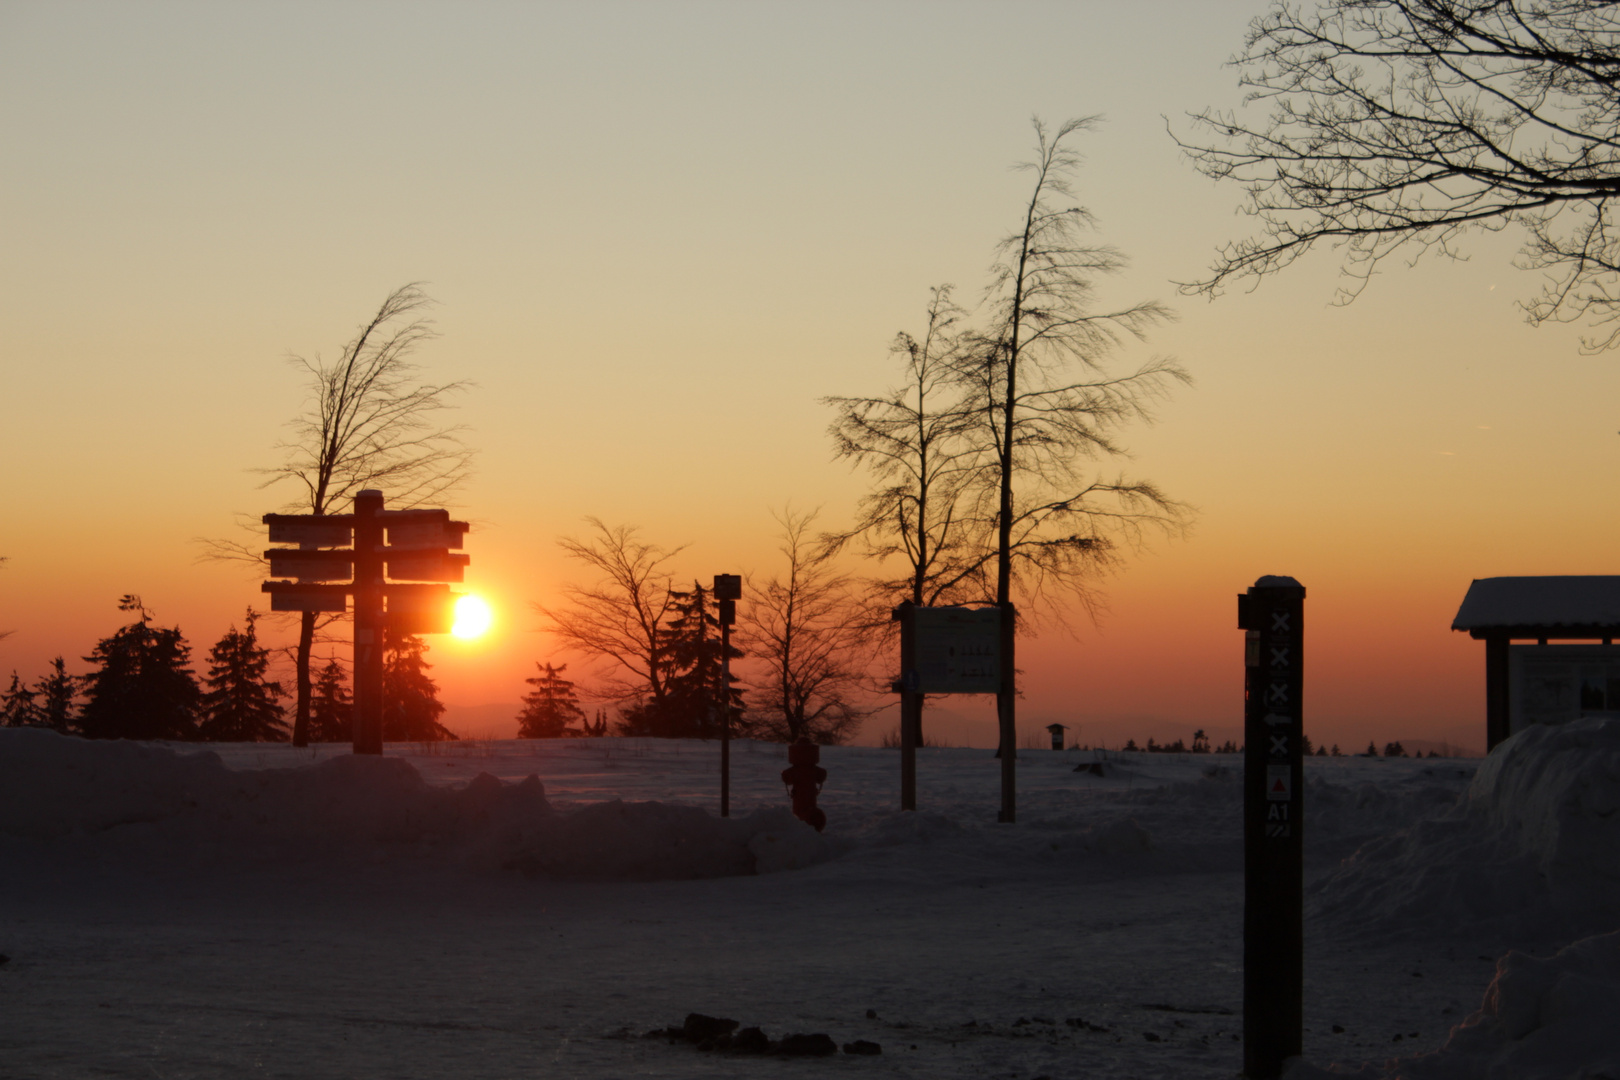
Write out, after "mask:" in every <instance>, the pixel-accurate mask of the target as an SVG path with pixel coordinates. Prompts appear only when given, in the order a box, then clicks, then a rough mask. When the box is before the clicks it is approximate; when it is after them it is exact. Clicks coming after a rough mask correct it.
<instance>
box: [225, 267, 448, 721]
mask: <svg viewBox="0 0 1620 1080" xmlns="http://www.w3.org/2000/svg"><path fill="white" fill-rule="evenodd" d="M432 303H433V301H432V299H431V298H430V297H429V296H428V295H427V293H425V292H423V291H422V287H421V284H420V283H412V284H410V285H405V286H402V287H400V288H398V289H395V290H394V291H393V292H391V293H389V294H388V297H387V298H386V299H385V300H383V302H382V306H381V307H379V308H378V309H377V312H376V314H375V315H373V316H372V317H371V318H370V319H369V320H367V321H366V322H365V323H363V324H362V325H361V327H360V329H359V331H358V332H357V333H356V334H355V336H354V337H353V338H351V339H350V340H349V342H348V343H347V344H346V345H344V347H343V351H342V353H341V354H340V355H339V356H338V358H337V359H336V360H335V361H332V362H330V363H328V362H326V361H323V360H322V359H321V358H320V357H318V356H317V357H315V358H314V359H308V358H305V357H301V356H294V357H292V358H291V362H292V364H293V365H294V366H295V367H297V368H298V369H299V370H300V371H301V372H303V373H304V374H305V375H306V376H307V377H308V379H309V385H310V389H311V398H312V401H311V403H310V405H309V407H308V410H307V411H306V412H304V413H303V414H302V415H300V416H298V417H297V418H296V419H294V420H293V421H292V422H291V424H290V425H289V426H290V427H291V429H292V437H291V438H289V439H288V440H287V441H285V442H283V443H281V444H280V445H279V447H278V448H279V449H280V450H282V451H283V453H284V459H283V461H282V463H281V464H280V465H276V466H272V467H270V468H266V469H260V470H258V471H259V472H260V473H262V474H263V475H264V476H265V477H266V479H265V482H264V486H265V487H269V486H272V485H275V484H279V483H286V482H290V483H292V484H293V485H295V486H296V487H298V488H300V489H301V494H300V497H299V498H298V500H297V501H296V502H293V503H291V504H289V505H288V507H287V510H288V512H291V513H311V514H333V513H341V512H342V511H343V508H344V507H345V506H346V505H347V504H348V503H349V502H351V501H352V500H353V498H354V496H355V494H356V493H357V492H359V491H362V490H365V489H367V488H377V489H379V490H385V491H386V492H387V493H388V496H389V501H390V503H391V504H392V505H393V506H395V507H396V508H398V509H409V508H410V507H413V506H421V505H424V504H429V503H437V502H441V501H442V500H443V499H444V498H445V496H446V495H448V493H449V492H450V490H451V489H452V488H454V487H455V486H456V485H457V484H458V483H460V482H461V481H462V480H463V479H464V478H465V477H466V476H467V473H468V470H469V467H470V465H471V460H472V451H471V450H469V449H468V448H467V447H466V446H465V445H464V444H463V443H462V441H461V439H460V433H461V431H462V429H461V428H460V427H458V426H445V425H442V424H440V423H439V422H438V414H439V413H440V412H441V411H442V410H444V409H448V408H451V407H452V405H453V402H452V400H451V399H452V398H453V397H454V396H455V395H456V394H458V393H460V392H461V391H463V390H466V389H467V388H468V387H469V386H470V385H471V384H470V383H468V382H466V381H455V382H447V383H424V382H420V381H418V377H417V376H418V371H419V367H418V365H417V364H415V363H413V362H412V360H411V356H412V355H413V354H414V353H415V351H416V349H417V348H418V347H419V346H421V345H422V344H423V343H424V342H427V341H430V340H432V339H433V338H434V337H436V336H437V333H436V331H434V329H433V324H432V320H430V319H428V318H426V316H425V314H424V312H425V311H426V310H427V309H428V308H429V307H430V306H432ZM204 557H205V558H227V559H232V558H234V559H242V558H246V559H250V560H253V561H255V562H257V561H258V559H259V552H258V550H257V548H256V547H254V546H250V545H247V544H243V543H240V542H236V541H209V542H206V552H205V556H204ZM323 625H324V622H323ZM316 629H317V615H316V613H315V612H310V611H306V612H304V613H303V614H302V617H301V618H300V620H299V628H298V645H297V649H296V652H295V653H294V663H295V665H296V669H297V681H296V687H297V693H296V702H297V704H296V710H295V713H294V720H293V745H295V746H304V745H307V744H308V741H309V707H310V691H311V682H310V672H309V667H310V654H311V650H312V649H313V647H314V643H315V634H316Z"/></svg>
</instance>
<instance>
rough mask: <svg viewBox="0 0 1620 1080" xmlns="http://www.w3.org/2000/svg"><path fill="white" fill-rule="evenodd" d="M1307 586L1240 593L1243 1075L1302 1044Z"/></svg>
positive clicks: (1285, 584)
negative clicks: (1242, 668) (1305, 626)
mask: <svg viewBox="0 0 1620 1080" xmlns="http://www.w3.org/2000/svg"><path fill="white" fill-rule="evenodd" d="M1304 620H1305V587H1304V586H1303V585H1301V584H1300V583H1299V582H1297V581H1295V580H1294V579H1293V578H1291V577H1280V576H1272V575H1267V576H1266V577H1262V578H1260V579H1259V580H1258V581H1256V582H1255V583H1254V586H1253V587H1252V588H1250V589H1249V591H1248V592H1247V593H1242V594H1239V596H1238V628H1239V629H1240V630H1243V631H1245V634H1244V643H1243V645H1244V685H1243V699H1244V701H1243V1075H1245V1076H1248V1077H1251V1078H1252V1080H1275V1078H1276V1077H1278V1076H1280V1075H1281V1073H1282V1067H1283V1062H1284V1060H1286V1059H1287V1058H1290V1057H1296V1056H1298V1055H1299V1053H1300V1052H1301V1049H1302V1040H1303V1036H1302V1031H1303V1026H1304V991H1305V961H1304V953H1305V935H1304V924H1305V916H1304V883H1305V860H1304V853H1305V848H1304V824H1305V822H1304V810H1305V790H1304V772H1303V769H1304V733H1305V732H1304V724H1303V713H1302V698H1303V696H1304V683H1305V680H1304V671H1305V667H1304V653H1303V648H1304Z"/></svg>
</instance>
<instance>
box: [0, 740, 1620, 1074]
mask: <svg viewBox="0 0 1620 1080" xmlns="http://www.w3.org/2000/svg"><path fill="white" fill-rule="evenodd" d="M387 749H388V753H387V756H385V757H382V758H356V757H353V756H351V755H349V754H348V753H347V752H346V748H344V747H330V746H328V747H317V748H313V749H306V750H295V749H293V748H291V747H288V746H272V745H265V744H227V745H219V746H213V747H209V748H207V749H204V750H201V751H199V748H198V747H196V746H188V745H172V746H166V745H158V744H138V743H125V742H86V741H82V740H77V739H70V738H64V737H61V736H57V735H54V734H52V733H49V732H43V731H34V730H16V729H6V730H0V866H4V867H5V868H6V872H5V873H4V874H0V953H5V954H8V955H9V956H10V961H9V962H8V963H6V964H4V965H3V966H0V1061H3V1062H4V1065H0V1074H4V1075H6V1076H8V1077H9V1076H18V1077H51V1078H55V1077H81V1076H82V1077H88V1076H169V1077H188V1076H196V1077H202V1076H220V1075H243V1074H264V1075H275V1076H290V1077H352V1076H384V1075H386V1076H390V1077H423V1078H429V1077H467V1076H490V1077H504V1076H516V1075H547V1076H549V1075H556V1076H579V1077H587V1078H594V1077H621V1076H667V1077H713V1076H731V1075H738V1076H742V1075H749V1076H752V1075H757V1074H762V1073H763V1074H766V1075H790V1074H791V1075H800V1074H801V1073H802V1072H803V1070H804V1069H806V1068H816V1069H819V1070H825V1069H831V1068H834V1067H836V1068H838V1069H840V1070H857V1069H858V1070H860V1071H861V1073H862V1075H873V1076H877V1075H882V1076H904V1077H944V1078H950V1077H999V1076H1005V1077H1024V1078H1034V1077H1039V1076H1048V1077H1052V1078H1054V1080H1055V1078H1058V1077H1075V1076H1087V1077H1133V1076H1176V1077H1230V1076H1232V1075H1234V1074H1236V1073H1237V1072H1238V1071H1239V1070H1240V1067H1241V1060H1242V1058H1241V1053H1242V1047H1241V1043H1240V1042H1238V1041H1237V1039H1236V1037H1237V1036H1239V1035H1240V1033H1241V1012H1242V978H1241V953H1242V949H1241V930H1240V928H1241V922H1242V844H1241V839H1240V834H1239V825H1240V821H1241V802H1240V778H1241V762H1240V761H1239V759H1237V758H1235V757H1229V756H1223V755H1191V754H1187V755H1172V754H1119V755H1109V756H1108V758H1107V760H1106V763H1105V765H1106V767H1104V768H1102V769H1100V770H1098V771H1097V772H1093V771H1092V770H1090V769H1089V768H1082V769H1079V770H1077V768H1076V766H1077V765H1085V766H1089V765H1090V764H1091V763H1092V761H1093V755H1092V754H1091V753H1089V752H1087V753H1082V752H1071V751H1062V752H1053V751H1029V750H1025V751H1022V752H1021V753H1020V760H1019V772H1018V780H1019V823H1018V824H1017V825H1015V826H1005V825H997V824H995V823H994V822H995V812H996V808H997V806H998V805H999V794H998V788H997V782H998V774H999V770H998V766H997V763H996V762H995V761H994V760H993V759H992V758H991V756H990V755H989V754H988V753H987V752H985V751H979V750H965V749H938V748H928V749H924V750H922V751H920V752H919V767H918V792H919V806H920V809H919V810H918V812H916V813H902V812H900V811H898V810H896V809H894V807H895V806H896V805H897V803H898V772H899V768H898V764H899V763H898V755H897V753H896V752H894V751H891V750H883V749H879V748H869V747H829V748H826V749H824V751H823V758H822V764H823V765H824V767H826V768H827V770H828V772H829V774H830V775H829V780H828V783H827V787H826V789H825V791H824V792H823V795H822V800H821V803H822V806H823V807H824V808H825V809H826V810H827V812H828V815H829V825H828V828H827V832H826V833H825V834H824V835H821V834H817V833H815V832H814V831H813V830H810V829H809V828H808V827H806V826H804V825H803V824H802V823H800V822H798V821H796V820H795V819H793V818H792V817H791V816H790V815H789V814H788V813H787V811H786V806H787V799H786V795H785V792H784V790H783V787H782V784H781V781H780V779H779V773H780V771H781V769H782V767H783V766H784V765H785V764H786V762H785V750H784V748H783V747H780V746H774V745H769V744H761V743H754V742H747V741H742V742H738V743H735V744H734V746H733V758H732V760H733V780H732V806H733V816H732V817H731V818H729V819H721V818H719V817H718V816H716V814H715V809H716V804H717V788H718V778H717V776H716V772H717V767H718V747H716V746H715V745H714V744H703V743H698V742H665V741H662V740H626V739H578V740H556V741H510V742H505V741H503V742H463V743H448V744H445V743H439V744H423V745H390V746H389V747H388V748H387ZM1617 763H1620V723H1616V722H1612V721H1611V722H1607V723H1606V722H1603V721H1580V722H1577V723H1571V724H1567V725H1562V726H1560V727H1557V728H1537V729H1531V730H1529V731H1526V732H1523V733H1521V734H1519V735H1516V736H1515V737H1514V738H1513V739H1510V740H1508V741H1507V742H1505V743H1504V744H1503V745H1502V746H1501V747H1499V748H1498V750H1497V752H1496V753H1495V754H1494V755H1492V757H1490V758H1489V759H1487V760H1486V761H1484V762H1479V761H1473V760H1468V761H1464V760H1458V759H1421V760H1420V759H1397V760H1389V759H1381V758H1312V759H1310V760H1309V761H1308V763H1307V779H1306V787H1305V790H1306V799H1307V818H1306V821H1307V846H1306V852H1307V880H1308V881H1309V882H1310V885H1309V890H1310V907H1309V909H1308V920H1307V955H1306V964H1307V967H1306V971H1307V986H1306V1028H1307V1031H1306V1035H1305V1049H1306V1055H1305V1062H1302V1063H1301V1064H1300V1065H1298V1066H1297V1067H1296V1070H1295V1075H1296V1076H1298V1077H1316V1076H1321V1075H1343V1074H1345V1073H1347V1072H1348V1073H1349V1074H1351V1075H1360V1076H1366V1077H1372V1076H1377V1077H1393V1076H1396V1075H1399V1076H1403V1077H1406V1076H1410V1077H1434V1078H1437V1080H1451V1078H1454V1077H1456V1078H1461V1077H1470V1078H1472V1077H1481V1078H1484V1077H1497V1076H1515V1077H1540V1076H1547V1077H1558V1078H1560V1080H1562V1078H1564V1077H1576V1076H1580V1075H1598V1073H1597V1072H1592V1071H1591V1070H1601V1069H1602V1068H1610V1069H1611V1070H1612V1062H1613V1061H1614V1059H1615V1055H1616V1053H1617V1052H1620V1037H1617V1036H1614V1035H1611V1034H1610V1033H1609V1032H1610V1028H1611V1027H1612V1026H1613V1025H1604V1024H1599V1023H1594V1022H1593V1018H1594V1017H1600V1016H1605V1015H1613V1012H1614V1009H1615V1008H1616V1006H1617V1005H1620V947H1617V945H1616V938H1615V935H1614V934H1612V933H1608V934H1607V936H1604V934H1605V932H1608V931H1613V930H1614V929H1615V927H1616V925H1617V924H1620V911H1617V909H1616V907H1615V906H1614V902H1613V897H1614V896H1615V895H1616V894H1617V890H1616V889H1615V888H1614V887H1613V886H1614V884H1615V882H1614V880H1613V877H1612V874H1613V872H1614V867H1616V866H1617V865H1620V863H1617V862H1616V860H1615V858H1614V855H1615V854H1616V851H1615V847H1614V845H1615V843H1616V837H1615V834H1614V832H1613V829H1612V828H1611V825H1610V819H1611V818H1613V817H1615V815H1614V814H1613V813H1612V811H1613V809H1614V806H1615V799H1616V794H1617V792H1620V767H1617ZM1098 773H1101V775H1098ZM1594 935H1596V936H1594ZM1515 950H1516V951H1515ZM1560 950H1561V951H1560ZM1603 1010H1607V1013H1605V1012H1603ZM694 1012H696V1013H703V1014H707V1015H711V1016H719V1017H726V1018H731V1019H735V1020H737V1021H739V1023H740V1024H741V1026H742V1027H750V1026H756V1025H757V1026H759V1027H762V1028H763V1029H764V1030H765V1032H766V1033H767V1034H768V1035H769V1036H770V1038H772V1039H781V1038H783V1037H784V1036H786V1035H789V1034H795V1033H797V1034H805V1035H808V1034H813V1033H825V1034H827V1035H829V1036H830V1037H831V1038H832V1040H833V1041H834V1042H835V1043H837V1044H838V1045H840V1046H842V1045H844V1044H846V1043H849V1044H851V1045H853V1043H854V1042H855V1041H856V1040H867V1041H870V1042H875V1043H878V1044H880V1045H881V1046H882V1048H883V1052H882V1054H881V1055H879V1056H853V1055H844V1054H840V1055H838V1056H837V1058H834V1059H827V1060H825V1061H824V1062H822V1063H821V1064H820V1065H815V1066H812V1065H810V1064H808V1063H806V1062H799V1061H794V1060H792V1059H782V1058H777V1057H746V1056H739V1055H736V1054H730V1053H717V1052H709V1053H706V1052H703V1051H700V1050H697V1049H695V1048H694V1047H693V1046H691V1045H689V1044H686V1043H675V1044H671V1043H670V1042H669V1041H668V1040H667V1039H662V1038H658V1039H646V1038H642V1035H643V1034H644V1033H646V1032H648V1031H651V1030H654V1029H664V1028H667V1027H669V1026H672V1025H673V1026H675V1027H679V1026H680V1025H681V1024H682V1022H683V1019H684V1018H685V1017H686V1016H687V1015H688V1014H689V1013H694ZM869 1013H870V1015H869ZM1336 1028H1337V1029H1340V1030H1335V1029H1336ZM1392 1054H1393V1055H1398V1056H1396V1057H1394V1058H1392V1057H1391V1055H1392ZM1326 1069H1334V1070H1337V1071H1336V1072H1327V1073H1324V1072H1323V1070H1326ZM1582 1069H1586V1070H1588V1073H1587V1074H1583V1073H1582V1072H1581V1070H1582Z"/></svg>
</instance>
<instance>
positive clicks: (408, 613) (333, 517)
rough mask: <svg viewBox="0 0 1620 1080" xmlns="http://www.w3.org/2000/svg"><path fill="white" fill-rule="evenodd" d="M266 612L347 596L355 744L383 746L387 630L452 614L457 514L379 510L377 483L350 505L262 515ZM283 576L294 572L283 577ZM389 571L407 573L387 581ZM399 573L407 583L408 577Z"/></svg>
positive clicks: (323, 605)
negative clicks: (350, 508)
mask: <svg viewBox="0 0 1620 1080" xmlns="http://www.w3.org/2000/svg"><path fill="white" fill-rule="evenodd" d="M262 520H263V522H264V524H265V525H267V526H269V528H270V542H271V543H272V544H295V545H297V546H296V547H278V548H271V549H270V550H268V551H266V552H265V553H264V557H265V559H266V560H268V561H269V563H270V576H271V577H273V578H280V579H283V580H278V581H266V582H265V583H264V584H263V585H262V586H261V589H262V590H263V591H264V592H267V593H269V594H270V610H271V611H329V612H334V613H338V612H344V611H347V610H349V606H348V598H349V597H350V596H353V597H354V752H355V753H356V754H380V753H382V716H383V692H382V676H383V644H384V635H385V634H386V633H389V632H391V633H395V634H443V633H448V632H449V630H450V625H451V622H452V621H453V619H454V606H455V597H454V596H453V595H452V594H451V592H450V586H449V584H448V583H449V582H459V581H461V580H462V577H463V574H464V573H465V571H466V568H467V564H468V562H469V561H470V560H469V559H468V557H467V556H466V555H460V554H452V553H451V551H450V549H451V548H459V547H461V545H462V537H463V536H464V535H465V534H466V532H467V523H466V522H465V521H451V520H450V512H449V511H448V510H385V509H383V495H382V492H380V491H371V490H367V491H362V492H359V493H358V494H357V495H355V497H354V512H353V513H350V514H266V515H264V517H263V519H262ZM288 578H291V579H293V580H285V579H288ZM389 578H395V579H400V578H403V579H405V581H398V580H395V581H390V580H389ZM407 582H412V583H411V584H407Z"/></svg>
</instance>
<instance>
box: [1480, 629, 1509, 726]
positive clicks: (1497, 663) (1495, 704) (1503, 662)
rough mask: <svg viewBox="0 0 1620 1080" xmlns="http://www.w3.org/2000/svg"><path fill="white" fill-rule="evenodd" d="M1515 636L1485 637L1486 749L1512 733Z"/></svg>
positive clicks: (1496, 635) (1497, 635) (1495, 635)
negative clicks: (1511, 657) (1512, 659)
mask: <svg viewBox="0 0 1620 1080" xmlns="http://www.w3.org/2000/svg"><path fill="white" fill-rule="evenodd" d="M1512 644H1513V642H1512V639H1511V638H1509V637H1508V636H1507V635H1505V634H1490V635H1488V636H1487V637H1486V638H1485V752H1486V753H1487V754H1488V753H1490V752H1491V751H1492V750H1495V749H1496V744H1497V743H1499V742H1501V741H1502V740H1503V739H1505V738H1507V737H1508V736H1509V735H1510V734H1512V725H1513V690H1512V683H1511V678H1512V677H1511V675H1510V674H1509V673H1510V672H1511V671H1512V667H1511V665H1510V661H1509V657H1510V656H1512Z"/></svg>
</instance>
